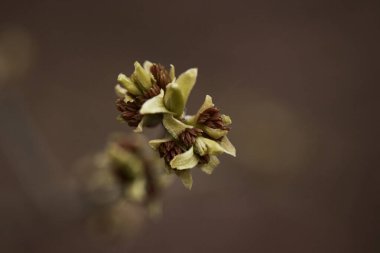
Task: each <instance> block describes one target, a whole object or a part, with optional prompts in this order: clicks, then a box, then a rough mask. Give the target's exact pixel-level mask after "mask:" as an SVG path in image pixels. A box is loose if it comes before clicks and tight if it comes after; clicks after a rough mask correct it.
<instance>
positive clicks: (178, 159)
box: [170, 147, 198, 170]
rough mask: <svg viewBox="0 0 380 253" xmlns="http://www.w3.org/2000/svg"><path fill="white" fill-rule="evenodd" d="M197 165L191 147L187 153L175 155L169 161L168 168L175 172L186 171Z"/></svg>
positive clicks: (196, 159)
mask: <svg viewBox="0 0 380 253" xmlns="http://www.w3.org/2000/svg"><path fill="white" fill-rule="evenodd" d="M197 164H198V158H197V156H196V155H195V154H194V150H193V147H191V148H190V149H189V150H188V151H186V152H184V153H182V154H179V155H176V156H175V157H174V158H173V159H172V160H171V161H170V167H172V168H173V169H177V170H186V169H191V168H194V167H195V166H197Z"/></svg>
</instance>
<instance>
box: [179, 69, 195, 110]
mask: <svg viewBox="0 0 380 253" xmlns="http://www.w3.org/2000/svg"><path fill="white" fill-rule="evenodd" d="M197 75H198V69H196V68H192V69H189V70H187V71H186V72H185V73H182V74H181V75H180V76H179V77H178V79H177V80H176V83H178V86H179V88H180V90H181V92H182V94H183V98H184V100H185V105H186V103H187V99H188V98H189V96H190V92H191V90H192V89H193V87H194V85H195V82H196V80H197Z"/></svg>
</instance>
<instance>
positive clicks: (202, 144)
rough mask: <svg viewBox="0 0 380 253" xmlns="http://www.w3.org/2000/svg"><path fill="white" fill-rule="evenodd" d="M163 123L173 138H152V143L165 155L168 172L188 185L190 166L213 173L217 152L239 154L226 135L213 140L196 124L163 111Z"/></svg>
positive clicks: (189, 185) (161, 155) (190, 182)
mask: <svg viewBox="0 0 380 253" xmlns="http://www.w3.org/2000/svg"><path fill="white" fill-rule="evenodd" d="M162 122H163V125H164V127H165V129H166V130H167V132H168V133H169V135H170V137H169V138H165V139H157V140H152V141H150V142H149V144H150V145H151V147H152V148H153V149H154V150H157V151H158V152H159V154H160V157H162V158H164V160H165V162H166V165H167V167H168V169H169V171H171V170H172V171H174V172H175V173H176V174H177V175H178V176H179V177H180V178H181V179H182V182H183V183H184V185H185V186H186V187H187V188H191V185H192V178H191V170H190V169H192V168H194V167H196V166H199V167H200V168H201V170H202V171H204V172H205V173H207V174H211V173H212V172H213V170H214V168H215V167H216V166H217V165H218V164H219V159H218V158H217V155H220V154H222V153H227V154H230V155H232V156H235V155H236V150H235V148H234V146H233V145H232V144H231V142H230V141H229V140H228V138H227V136H223V137H221V138H220V139H219V140H214V139H212V138H210V137H209V136H208V135H207V134H206V133H205V132H204V131H203V130H201V129H200V128H198V127H197V124H196V126H192V125H188V124H186V123H184V122H183V121H182V120H180V119H177V118H175V117H174V116H173V115H172V114H164V116H163V120H162Z"/></svg>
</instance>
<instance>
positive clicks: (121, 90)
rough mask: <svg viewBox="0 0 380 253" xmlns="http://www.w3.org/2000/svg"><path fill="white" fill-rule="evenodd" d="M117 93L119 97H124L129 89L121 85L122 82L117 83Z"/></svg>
mask: <svg viewBox="0 0 380 253" xmlns="http://www.w3.org/2000/svg"><path fill="white" fill-rule="evenodd" d="M115 93H116V95H117V96H118V97H120V98H123V97H124V96H125V95H126V94H127V90H126V89H125V88H123V87H121V85H120V84H116V86H115Z"/></svg>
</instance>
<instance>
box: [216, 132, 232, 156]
mask: <svg viewBox="0 0 380 253" xmlns="http://www.w3.org/2000/svg"><path fill="white" fill-rule="evenodd" d="M220 146H222V147H223V148H224V150H225V152H226V153H227V154H229V155H232V156H234V157H236V149H235V147H234V145H232V143H231V142H230V140H229V139H228V138H227V136H224V137H223V138H222V140H221V141H220Z"/></svg>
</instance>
